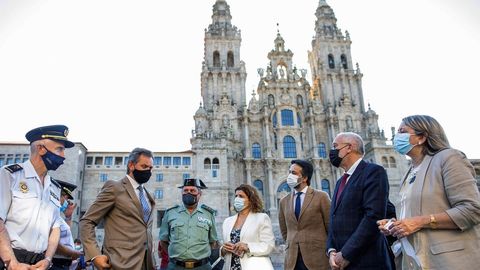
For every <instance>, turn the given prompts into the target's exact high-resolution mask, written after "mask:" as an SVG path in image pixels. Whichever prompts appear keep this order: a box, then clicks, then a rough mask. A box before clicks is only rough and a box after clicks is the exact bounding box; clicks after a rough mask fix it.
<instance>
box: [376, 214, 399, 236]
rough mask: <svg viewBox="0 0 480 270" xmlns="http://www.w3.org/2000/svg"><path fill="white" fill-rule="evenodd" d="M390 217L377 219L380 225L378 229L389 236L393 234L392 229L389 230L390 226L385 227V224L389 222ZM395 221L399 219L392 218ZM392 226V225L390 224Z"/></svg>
mask: <svg viewBox="0 0 480 270" xmlns="http://www.w3.org/2000/svg"><path fill="white" fill-rule="evenodd" d="M389 220H390V219H381V220H377V225H378V229H379V230H380V232H381V233H382V234H383V235H385V236H389V235H391V234H390V231H389V230H388V228H385V224H387V223H388V221H389ZM391 220H392V221H393V222H395V221H397V220H396V219H395V218H392V219H391ZM389 227H390V226H389ZM390 228H392V227H390Z"/></svg>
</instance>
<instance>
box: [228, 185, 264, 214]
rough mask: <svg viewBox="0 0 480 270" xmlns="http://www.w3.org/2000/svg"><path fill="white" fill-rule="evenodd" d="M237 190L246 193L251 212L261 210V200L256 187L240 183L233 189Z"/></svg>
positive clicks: (259, 211)
mask: <svg viewBox="0 0 480 270" xmlns="http://www.w3.org/2000/svg"><path fill="white" fill-rule="evenodd" d="M238 190H241V191H243V192H245V195H247V197H248V200H249V201H250V211H252V212H253V213H261V212H263V201H262V199H261V198H260V195H259V194H258V191H257V189H256V188H254V187H252V186H251V185H247V184H241V185H240V186H238V187H237V188H236V189H235V192H237V191H238Z"/></svg>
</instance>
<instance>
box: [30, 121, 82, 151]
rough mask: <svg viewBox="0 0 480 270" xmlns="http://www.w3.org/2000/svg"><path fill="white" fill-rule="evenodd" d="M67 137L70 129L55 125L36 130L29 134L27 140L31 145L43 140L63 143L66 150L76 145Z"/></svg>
mask: <svg viewBox="0 0 480 270" xmlns="http://www.w3.org/2000/svg"><path fill="white" fill-rule="evenodd" d="M67 135H68V127H66V126H64V125H53V126H45V127H38V128H34V129H32V130H30V131H29V132H27V134H26V135H25V138H27V140H28V141H29V142H30V143H32V142H34V141H38V140H43V139H50V140H55V141H59V142H63V143H64V145H65V148H71V147H73V146H74V145H75V144H74V143H73V142H71V141H69V140H68V139H67Z"/></svg>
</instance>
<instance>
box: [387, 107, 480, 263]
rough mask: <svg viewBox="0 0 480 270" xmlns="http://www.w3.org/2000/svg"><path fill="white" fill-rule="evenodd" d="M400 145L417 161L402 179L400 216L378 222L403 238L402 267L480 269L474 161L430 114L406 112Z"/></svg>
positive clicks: (397, 138)
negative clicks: (453, 143) (454, 144)
mask: <svg viewBox="0 0 480 270" xmlns="http://www.w3.org/2000/svg"><path fill="white" fill-rule="evenodd" d="M394 147H395V150H397V151H398V152H399V153H400V154H405V155H407V156H409V157H410V158H411V162H412V164H411V167H410V169H409V171H408V172H407V174H406V176H405V177H404V178H403V182H402V183H401V189H400V197H401V200H400V204H399V205H398V206H397V216H398V219H399V220H398V221H395V222H393V225H392V226H388V228H385V227H387V226H385V223H386V222H387V221H386V220H381V221H379V222H378V224H379V228H380V229H381V231H382V232H383V233H384V234H387V235H389V234H391V235H393V236H396V237H398V238H399V239H400V243H401V250H402V253H403V254H402V255H403V260H402V269H478V267H479V265H480V256H479V250H480V225H479V223H480V196H479V192H478V188H477V185H476V180H475V172H474V170H473V166H472V164H471V163H470V162H469V161H468V159H467V158H466V156H465V155H464V154H463V153H462V152H460V151H458V150H455V149H452V148H450V145H449V143H448V140H447V136H446V135H445V132H444V131H443V128H442V127H441V126H440V124H439V123H438V122H437V121H436V120H435V119H434V118H432V117H430V116H427V115H413V116H408V117H406V118H404V119H403V120H402V123H401V124H400V127H399V129H398V133H397V134H396V135H395V137H394Z"/></svg>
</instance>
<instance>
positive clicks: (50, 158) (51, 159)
mask: <svg viewBox="0 0 480 270" xmlns="http://www.w3.org/2000/svg"><path fill="white" fill-rule="evenodd" d="M43 148H45V150H47V152H46V153H45V155H43V156H41V157H42V160H43V163H44V164H45V167H46V168H47V170H49V171H55V170H56V169H58V167H60V165H62V164H63V161H64V160H65V158H64V157H62V156H59V155H57V154H54V153H52V152H51V151H50V150H48V149H47V148H46V147H45V146H43Z"/></svg>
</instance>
